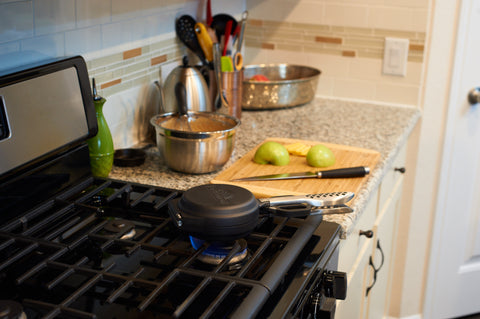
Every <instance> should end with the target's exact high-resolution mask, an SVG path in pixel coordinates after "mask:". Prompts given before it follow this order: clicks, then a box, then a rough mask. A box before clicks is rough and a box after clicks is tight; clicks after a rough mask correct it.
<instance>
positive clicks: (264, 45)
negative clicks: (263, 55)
mask: <svg viewBox="0 0 480 319" xmlns="http://www.w3.org/2000/svg"><path fill="white" fill-rule="evenodd" d="M262 49H268V50H275V44H273V43H262Z"/></svg>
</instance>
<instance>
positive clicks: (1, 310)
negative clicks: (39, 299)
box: [0, 300, 27, 319]
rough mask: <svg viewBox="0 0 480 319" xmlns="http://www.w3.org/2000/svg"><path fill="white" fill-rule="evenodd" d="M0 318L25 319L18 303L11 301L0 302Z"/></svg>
mask: <svg viewBox="0 0 480 319" xmlns="http://www.w3.org/2000/svg"><path fill="white" fill-rule="evenodd" d="M0 318H2V319H26V318H27V316H26V315H25V313H24V312H23V307H22V305H21V304H20V303H18V302H16V301H13V300H0Z"/></svg>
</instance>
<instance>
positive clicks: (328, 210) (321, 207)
mask: <svg viewBox="0 0 480 319" xmlns="http://www.w3.org/2000/svg"><path fill="white" fill-rule="evenodd" d="M354 196H355V194H354V193H352V192H335V193H321V194H311V195H298V196H296V195H292V196H278V197H270V198H263V199H259V201H260V203H261V208H263V209H264V210H266V212H267V213H268V214H270V215H271V216H281V217H307V216H314V215H334V214H348V213H352V212H353V209H352V208H350V207H349V206H347V205H346V204H345V203H347V202H348V201H350V200H351V199H352V198H353V197H354ZM285 200H288V201H289V203H288V204H279V205H278V204H276V203H277V202H285Z"/></svg>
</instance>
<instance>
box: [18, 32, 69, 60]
mask: <svg viewBox="0 0 480 319" xmlns="http://www.w3.org/2000/svg"><path fill="white" fill-rule="evenodd" d="M21 48H22V51H34V52H38V53H40V54H44V55H46V56H49V57H59V56H64V55H65V36H64V34H63V33H55V34H50V35H44V36H37V37H34V38H30V39H25V40H22V41H21Z"/></svg>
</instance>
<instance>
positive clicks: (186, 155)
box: [150, 112, 240, 174]
mask: <svg viewBox="0 0 480 319" xmlns="http://www.w3.org/2000/svg"><path fill="white" fill-rule="evenodd" d="M150 123H151V124H152V125H153V126H154V127H155V131H156V140H157V146H158V148H159V150H160V153H161V154H162V156H163V158H164V159H165V163H166V164H167V166H168V167H169V168H171V169H173V170H175V171H179V172H183V173H191V174H202V173H210V172H214V171H218V170H219V169H221V168H222V167H223V165H225V163H226V162H227V161H228V160H229V159H230V156H231V155H232V152H233V148H234V143H235V131H236V128H237V126H238V125H239V124H240V121H239V120H238V119H236V118H234V117H232V116H229V115H225V114H221V113H210V112H188V118H185V117H184V116H182V115H179V113H165V114H159V115H156V116H154V117H152V118H151V120H150Z"/></svg>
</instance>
